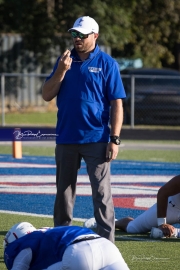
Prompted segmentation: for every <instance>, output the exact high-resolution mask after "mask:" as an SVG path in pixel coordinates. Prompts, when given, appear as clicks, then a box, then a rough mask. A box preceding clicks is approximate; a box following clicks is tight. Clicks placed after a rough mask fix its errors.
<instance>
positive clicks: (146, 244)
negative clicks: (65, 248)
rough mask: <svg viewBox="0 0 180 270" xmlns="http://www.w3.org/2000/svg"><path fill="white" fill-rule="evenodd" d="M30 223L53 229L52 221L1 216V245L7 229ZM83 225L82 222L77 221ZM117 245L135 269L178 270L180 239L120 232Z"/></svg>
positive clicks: (0, 250) (0, 252) (1, 266)
mask: <svg viewBox="0 0 180 270" xmlns="http://www.w3.org/2000/svg"><path fill="white" fill-rule="evenodd" d="M22 221H26V222H30V223H32V224H33V225H34V226H35V227H36V228H40V227H43V226H50V227H51V226H53V222H52V218H49V217H47V218H46V217H36V216H30V215H29V216H28V215H16V214H6V213H1V222H0V242H1V243H2V242H3V237H4V235H5V234H6V232H7V230H8V229H9V228H10V227H12V226H13V225H14V224H15V223H18V222H22ZM73 224H74V225H79V226H82V225H83V224H82V222H74V223H73ZM115 239H116V242H115V244H116V246H117V247H118V248H119V250H120V251H121V254H122V256H123V258H124V259H125V261H126V263H127V264H128V266H129V268H130V269H131V270H141V269H142V270H152V269H153V270H161V269H163V270H177V269H179V268H178V264H179V246H177V245H178V244H179V243H177V242H179V240H176V239H172V240H169V239H167V240H166V239H165V240H151V239H150V238H149V234H141V235H130V234H126V233H124V232H121V231H120V230H116V235H115ZM0 269H1V270H5V269H6V267H5V265H4V263H3V247H2V245H1V246H0Z"/></svg>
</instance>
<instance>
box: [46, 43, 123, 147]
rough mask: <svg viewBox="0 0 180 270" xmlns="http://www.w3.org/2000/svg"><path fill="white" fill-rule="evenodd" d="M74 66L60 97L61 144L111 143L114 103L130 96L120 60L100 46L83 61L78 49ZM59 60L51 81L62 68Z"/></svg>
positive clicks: (68, 74)
mask: <svg viewBox="0 0 180 270" xmlns="http://www.w3.org/2000/svg"><path fill="white" fill-rule="evenodd" d="M71 58H72V65H71V68H70V70H68V71H67V72H66V74H65V77H64V79H63V81H62V84H61V87H60V90H59V93H58V95H57V107H58V113H57V126H56V134H57V135H58V136H57V137H56V143H57V144H84V143H94V142H108V141H109V134H110V129H109V115H110V101H111V100H115V99H123V98H125V97H126V94H125V90H124V87H123V84H122V80H121V77H120V72H119V68H118V65H117V63H116V61H115V60H114V59H113V58H112V57H111V56H109V55H108V54H106V53H104V52H102V51H101V50H100V48H99V46H98V45H96V47H95V49H94V51H93V52H91V53H90V55H89V58H88V59H86V60H85V61H81V59H80V58H79V57H78V55H77V53H76V51H75V49H73V50H72V51H71ZM59 59H60V58H58V59H57V62H56V64H55V66H54V69H53V72H52V73H51V74H50V76H49V77H47V79H46V80H48V79H49V78H51V77H52V76H53V74H54V72H55V70H56V68H57V66H58V62H59Z"/></svg>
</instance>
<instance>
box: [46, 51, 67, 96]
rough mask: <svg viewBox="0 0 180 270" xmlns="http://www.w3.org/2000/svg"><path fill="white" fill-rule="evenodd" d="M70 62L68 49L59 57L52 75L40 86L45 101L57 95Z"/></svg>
mask: <svg viewBox="0 0 180 270" xmlns="http://www.w3.org/2000/svg"><path fill="white" fill-rule="evenodd" d="M71 63H72V59H71V58H70V51H69V50H66V51H65V52H64V53H63V54H62V56H61V58H60V59H59V62H58V66H57V69H56V71H55V73H54V75H53V76H52V77H51V78H50V79H49V80H48V81H47V82H45V83H44V85H43V87H42V97H43V99H44V100H45V101H51V100H52V99H53V98H55V97H56V96H57V94H58V92H59V90H60V87H61V83H62V81H63V79H64V76H65V74H66V71H67V70H69V69H70V67H71Z"/></svg>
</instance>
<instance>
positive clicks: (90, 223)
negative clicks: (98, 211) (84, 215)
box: [83, 218, 97, 229]
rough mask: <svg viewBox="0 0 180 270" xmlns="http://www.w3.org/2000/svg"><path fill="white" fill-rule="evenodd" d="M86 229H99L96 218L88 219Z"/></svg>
mask: <svg viewBox="0 0 180 270" xmlns="http://www.w3.org/2000/svg"><path fill="white" fill-rule="evenodd" d="M83 226H84V227H86V228H88V229H95V228H96V227H97V223H96V220H95V218H89V219H87V220H86V221H85V222H84V224H83Z"/></svg>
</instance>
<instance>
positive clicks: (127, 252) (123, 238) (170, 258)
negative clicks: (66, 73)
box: [0, 112, 180, 270]
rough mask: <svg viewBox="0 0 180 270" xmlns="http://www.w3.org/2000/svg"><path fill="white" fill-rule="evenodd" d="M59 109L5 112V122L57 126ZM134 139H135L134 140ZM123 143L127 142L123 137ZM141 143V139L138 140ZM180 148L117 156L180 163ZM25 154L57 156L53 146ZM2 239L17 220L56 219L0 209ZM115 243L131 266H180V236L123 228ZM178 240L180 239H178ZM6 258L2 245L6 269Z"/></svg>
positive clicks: (151, 269)
mask: <svg viewBox="0 0 180 270" xmlns="http://www.w3.org/2000/svg"><path fill="white" fill-rule="evenodd" d="M55 121H56V113H55V112H52V113H39V114H38V115H37V113H31V114H29V113H27V114H26V113H22V114H10V113H8V114H6V124H8V125H14V124H22V125H25V124H26V125H28V124H29V125H31V124H32V125H53V126H55ZM133 142H135V141H133ZM124 143H128V142H127V141H124ZM138 143H139V145H140V144H141V143H143V142H142V141H141V142H139V141H137V144H138ZM151 143H154V144H157V146H158V144H164V145H166V144H167V143H168V144H172V145H179V144H180V141H174V142H173V141H171V142H170V141H168V142H166V141H161V142H160V141H156V142H154V141H148V142H147V141H146V144H147V145H148V144H151ZM0 153H1V154H10V155H11V154H12V145H11V144H10V145H5V144H3V145H2V144H1V145H0ZM179 153H180V152H179V151H178V150H173V149H169V150H158V149H157V150H150V149H142V148H140V149H136V150H132V149H124V148H122V149H121V148H120V151H119V154H118V157H117V158H118V159H120V160H137V161H138V160H139V161H157V162H177V163H180V154H179ZM23 155H35V156H54V147H44V146H43V147H38V146H37V147H36V146H23ZM0 219H1V221H0V242H1V243H2V242H3V237H4V235H5V234H6V232H7V231H8V229H9V228H10V227H11V226H12V225H14V224H15V223H18V222H21V221H27V222H30V223H32V224H33V225H34V226H35V227H37V228H39V227H42V226H53V220H52V218H49V217H38V216H31V215H19V214H13V213H11V214H10V213H8V214H7V213H0ZM74 225H80V226H82V222H75V221H74ZM115 236H116V242H115V244H116V246H117V247H118V248H119V250H120V251H121V253H122V256H123V257H124V259H125V261H126V262H127V264H128V266H129V268H130V269H131V270H161V269H162V270H177V269H179V246H177V245H178V244H179V240H176V239H171V240H170V239H165V240H151V239H150V238H149V234H141V235H130V234H126V233H124V232H122V231H120V230H117V231H116V235H115ZM177 242H178V243H177ZM5 269H6V267H5V265H4V262H3V247H2V245H0V270H5Z"/></svg>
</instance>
